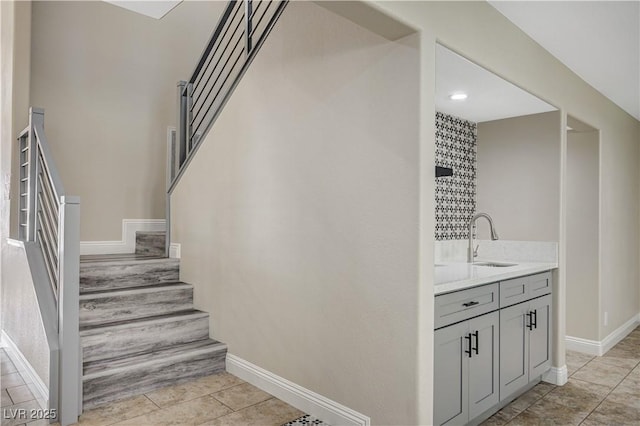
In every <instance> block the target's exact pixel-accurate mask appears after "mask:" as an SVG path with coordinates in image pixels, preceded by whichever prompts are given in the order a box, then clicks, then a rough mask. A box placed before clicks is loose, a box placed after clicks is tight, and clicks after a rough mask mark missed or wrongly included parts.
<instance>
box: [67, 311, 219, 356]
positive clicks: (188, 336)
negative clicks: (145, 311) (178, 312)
mask: <svg viewBox="0 0 640 426" xmlns="http://www.w3.org/2000/svg"><path fill="white" fill-rule="evenodd" d="M208 337H209V317H208V316H203V317H199V318H187V319H182V320H176V321H164V322H160V323H153V324H143V325H139V326H132V327H120V328H117V329H114V330H107V331H102V330H90V331H88V332H82V333H81V335H80V341H81V346H82V357H83V358H82V359H83V361H84V362H89V361H98V360H104V359H109V358H116V357H121V356H126V355H130V354H136V353H142V352H150V351H153V350H157V349H161V348H165V347H167V346H173V345H176V344H181V343H188V342H194V341H197V340H202V339H206V338H208Z"/></svg>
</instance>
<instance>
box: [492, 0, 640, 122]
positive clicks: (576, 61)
mask: <svg viewBox="0 0 640 426" xmlns="http://www.w3.org/2000/svg"><path fill="white" fill-rule="evenodd" d="M489 3H490V4H491V5H492V6H493V7H495V8H496V9H497V10H498V11H500V12H501V13H502V14H503V15H504V16H506V17H507V18H508V19H509V20H510V21H511V22H513V23H514V24H515V25H517V26H518V27H520V29H522V31H524V32H525V33H527V34H528V35H529V36H530V37H531V38H532V39H534V40H535V41H536V42H537V43H538V44H540V45H541V46H542V47H543V48H544V49H546V50H547V51H549V52H550V53H551V54H552V55H554V56H555V57H556V58H558V59H559V60H560V61H561V62H563V63H564V64H565V65H566V66H567V67H569V68H570V69H571V70H572V71H573V72H575V73H576V74H578V75H579V76H580V77H582V79H583V80H585V81H586V82H587V83H589V84H590V85H591V86H593V87H594V88H595V89H597V90H598V91H600V93H602V94H603V95H605V96H606V97H608V98H609V99H611V100H612V101H613V102H615V103H616V104H617V105H618V106H620V107H621V108H622V109H624V110H625V111H627V112H628V113H629V114H631V115H632V116H634V117H635V118H637V119H638V120H640V1H639V0H632V1H491V0H490V1H489Z"/></svg>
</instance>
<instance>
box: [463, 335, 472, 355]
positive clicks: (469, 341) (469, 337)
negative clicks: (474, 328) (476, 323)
mask: <svg viewBox="0 0 640 426" xmlns="http://www.w3.org/2000/svg"><path fill="white" fill-rule="evenodd" d="M464 340H466V341H467V343H468V346H467V347H468V348H469V349H468V350H467V349H465V350H464V353H465V354H467V355H469V358H471V333H469V334H467V335H466V336H464Z"/></svg>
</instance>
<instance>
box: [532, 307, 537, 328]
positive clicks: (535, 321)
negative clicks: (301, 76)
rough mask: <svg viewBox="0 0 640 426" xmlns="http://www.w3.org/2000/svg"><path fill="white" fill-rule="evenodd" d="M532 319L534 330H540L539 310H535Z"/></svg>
mask: <svg viewBox="0 0 640 426" xmlns="http://www.w3.org/2000/svg"><path fill="white" fill-rule="evenodd" d="M531 318H532V321H531V323H532V325H533V328H535V329H537V328H538V310H537V309H534V310H533V315H532V316H531Z"/></svg>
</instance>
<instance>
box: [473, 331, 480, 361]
mask: <svg viewBox="0 0 640 426" xmlns="http://www.w3.org/2000/svg"><path fill="white" fill-rule="evenodd" d="M473 336H474V337H475V338H476V347H475V348H473V351H474V352H475V353H476V355H478V341H479V340H480V339H478V330H476V331H475V332H474V333H473Z"/></svg>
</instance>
